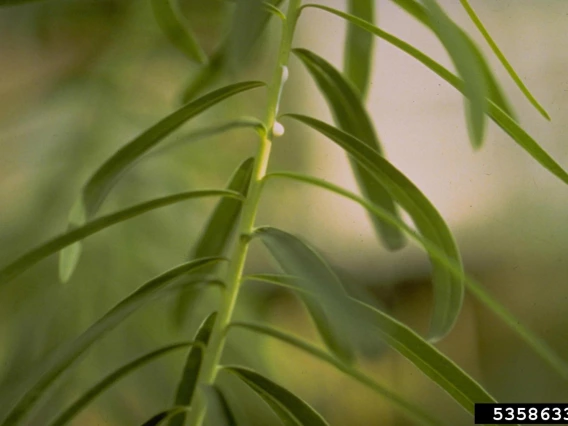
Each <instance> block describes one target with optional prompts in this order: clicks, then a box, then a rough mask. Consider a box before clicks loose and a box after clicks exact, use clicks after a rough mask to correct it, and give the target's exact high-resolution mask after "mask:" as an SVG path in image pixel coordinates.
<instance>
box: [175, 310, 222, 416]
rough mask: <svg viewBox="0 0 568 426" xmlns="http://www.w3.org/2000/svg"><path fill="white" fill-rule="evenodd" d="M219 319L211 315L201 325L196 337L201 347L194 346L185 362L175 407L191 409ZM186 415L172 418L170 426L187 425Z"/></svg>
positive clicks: (215, 313) (214, 313) (215, 315)
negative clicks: (203, 363)
mask: <svg viewBox="0 0 568 426" xmlns="http://www.w3.org/2000/svg"><path fill="white" fill-rule="evenodd" d="M216 318H217V312H213V313H211V314H210V315H209V316H208V317H207V318H206V319H205V320H204V321H203V323H202V324H201V326H200V327H199V330H198V331H197V334H196V336H195V340H194V341H195V342H196V343H198V344H199V346H197V345H196V346H193V347H192V348H191V350H190V351H189V354H188V356H187V359H186V361H185V367H184V369H183V373H182V376H181V380H180V382H179V384H178V388H177V392H176V396H175V405H176V406H185V407H190V406H191V401H192V399H193V394H194V393H195V388H196V386H197V377H198V375H199V369H200V368H201V362H202V360H203V356H204V354H203V351H204V348H205V347H207V344H208V343H209V337H210V336H211V332H212V331H213V326H214V325H215V319H216ZM185 417H186V413H180V414H177V415H176V416H174V417H172V419H171V420H170V426H183V425H184V423H185Z"/></svg>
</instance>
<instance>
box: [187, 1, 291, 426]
mask: <svg viewBox="0 0 568 426" xmlns="http://www.w3.org/2000/svg"><path fill="white" fill-rule="evenodd" d="M300 5H301V0H290V2H289V5H288V13H287V16H286V20H285V21H284V24H283V29H282V37H281V41H280V49H279V54H278V63H277V65H276V68H275V70H274V73H273V76H272V81H271V83H270V85H269V86H268V102H267V111H266V117H265V120H264V124H265V129H266V131H263V132H261V138H260V144H259V148H258V153H257V155H256V157H255V163H254V167H253V173H252V178H251V182H250V187H249V192H248V194H249V195H248V197H247V198H246V200H245V201H244V202H243V209H242V215H241V219H240V224H239V235H240V238H239V239H238V242H237V245H236V247H235V251H234V253H233V255H232V256H231V259H230V262H229V270H228V272H227V280H226V283H227V287H226V289H225V294H224V299H223V302H222V306H221V308H220V310H219V314H218V315H219V316H218V318H217V322H216V324H215V327H214V328H213V332H212V334H211V338H210V340H209V344H208V346H207V350H206V352H205V357H204V361H203V364H202V367H201V369H200V372H199V379H198V385H200V384H207V385H212V384H213V383H214V382H215V378H216V376H217V366H218V365H219V362H220V360H221V355H222V353H223V348H224V346H225V336H226V333H225V331H226V329H227V327H228V325H229V324H230V322H231V319H232V316H233V312H234V309H235V305H236V303H237V298H238V295H239V290H240V287H241V282H242V276H243V270H244V266H245V261H246V258H247V253H248V245H249V240H250V237H249V236H250V235H251V234H252V231H253V229H254V223H255V218H256V213H257V210H258V205H259V201H260V195H261V191H262V182H263V178H264V176H265V175H266V169H267V166H268V160H269V158H270V150H271V147H272V137H273V128H274V124H275V122H276V115H277V113H278V107H279V103H280V95H281V93H282V87H283V85H284V83H285V80H286V77H287V74H288V68H287V64H288V58H289V56H290V49H291V45H292V38H293V35H294V30H295V27H296V21H297V18H298V14H299V9H300ZM193 405H194V407H192V410H191V414H190V418H189V420H190V421H189V424H190V425H192V426H200V425H201V424H202V423H203V419H204V418H205V411H206V407H205V403H204V401H202V400H201V399H197V400H195V403H194V404H193Z"/></svg>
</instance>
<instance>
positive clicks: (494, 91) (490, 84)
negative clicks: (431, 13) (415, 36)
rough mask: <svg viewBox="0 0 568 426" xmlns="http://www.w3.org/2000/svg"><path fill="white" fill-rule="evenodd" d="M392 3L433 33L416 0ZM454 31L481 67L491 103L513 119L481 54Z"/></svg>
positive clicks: (472, 42) (463, 35)
mask: <svg viewBox="0 0 568 426" xmlns="http://www.w3.org/2000/svg"><path fill="white" fill-rule="evenodd" d="M392 1H393V3H396V4H397V5H398V6H400V7H401V8H403V9H404V10H406V11H407V12H408V13H409V14H410V15H412V16H413V17H414V18H415V19H417V20H418V21H419V22H421V23H422V24H423V25H425V26H426V28H428V29H430V30H432V31H433V28H432V24H431V23H430V18H429V17H428V13H427V12H426V9H425V7H424V6H422V4H420V3H418V2H417V1H416V0H392ZM456 29H457V30H458V31H459V32H460V33H461V35H462V38H463V39H465V40H466V41H467V43H468V44H469V46H470V49H471V50H472V52H474V54H475V56H476V60H477V63H478V64H479V65H480V66H481V67H482V70H483V75H484V76H485V82H486V83H487V90H488V96H489V99H490V100H491V101H493V102H494V103H495V104H496V105H497V106H499V108H501V109H502V110H503V111H505V112H506V113H507V114H508V115H509V116H511V117H512V118H513V119H515V120H516V118H515V113H514V112H513V109H512V108H511V105H510V103H509V101H508V100H507V99H506V98H505V95H504V93H503V89H502V88H501V86H500V85H499V83H498V82H497V79H496V77H495V76H494V75H493V72H492V71H491V67H490V66H489V64H488V63H487V61H486V60H485V58H484V56H483V54H482V53H481V51H480V50H479V48H478V47H477V46H476V44H475V43H474V41H473V40H472V39H471V37H469V36H468V35H467V33H466V32H465V31H463V30H462V29H461V28H460V27H456Z"/></svg>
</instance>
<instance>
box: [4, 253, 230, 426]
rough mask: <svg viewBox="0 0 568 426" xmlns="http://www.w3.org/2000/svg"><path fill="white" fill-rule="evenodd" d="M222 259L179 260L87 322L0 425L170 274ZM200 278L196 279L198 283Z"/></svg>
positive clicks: (18, 416) (7, 424)
mask: <svg viewBox="0 0 568 426" xmlns="http://www.w3.org/2000/svg"><path fill="white" fill-rule="evenodd" d="M222 260H225V259H223V258H215V257H210V258H205V259H197V260H193V261H191V262H187V263H183V264H181V265H179V266H177V267H175V268H173V269H170V270H169V271H167V272H164V273H163V274H161V275H158V276H157V277H155V278H154V279H152V280H150V281H148V282H146V283H145V284H143V285H142V286H141V287H139V288H138V290H136V291H135V292H134V293H132V294H130V295H129V296H128V297H126V298H124V299H123V300H122V301H120V302H119V303H118V304H117V305H115V306H114V307H113V308H112V309H111V310H109V311H108V312H107V313H106V314H105V315H103V316H102V317H101V318H100V319H99V320H98V321H96V322H95V323H94V324H93V325H91V326H90V327H89V328H88V329H87V330H86V331H84V332H83V333H82V334H81V335H80V336H79V337H77V338H76V339H75V340H73V341H72V342H69V343H68V344H66V345H65V346H64V347H63V348H62V349H61V350H60V351H58V352H57V353H56V354H55V355H54V357H52V358H51V359H50V360H49V362H48V365H47V367H46V368H45V369H44V372H43V374H42V375H41V377H39V379H38V380H36V381H35V383H34V384H33V385H32V387H31V388H30V389H28V391H26V393H25V394H24V395H23V396H22V398H21V399H20V400H19V401H18V402H17V403H16V406H15V407H14V408H12V410H10V412H9V414H8V416H7V417H6V419H5V420H4V422H3V423H2V426H15V425H18V424H20V423H21V422H22V420H23V419H24V417H25V416H26V415H27V414H28V412H29V411H30V410H31V409H32V408H33V407H34V405H35V404H36V403H37V402H38V400H39V399H40V398H41V397H42V395H43V394H44V392H45V391H46V390H47V389H48V388H49V387H50V386H51V385H52V384H53V382H54V381H55V380H56V379H57V378H58V377H59V376H61V374H63V373H64V372H65V371H67V370H68V369H69V367H70V366H71V365H72V364H73V362H74V361H76V360H77V359H78V358H79V357H80V356H81V355H82V354H83V353H84V352H85V351H86V350H87V349H89V347H90V346H91V345H92V344H93V343H95V342H96V341H97V340H99V339H100V338H101V337H102V336H104V335H105V334H106V333H107V332H109V331H110V330H112V329H113V328H114V327H116V326H117V325H118V324H120V323H121V322H122V321H124V320H125V319H126V318H128V317H129V316H130V315H131V314H132V313H134V312H135V311H136V310H138V309H139V308H141V307H142V306H143V305H144V304H145V303H146V302H148V301H149V300H151V299H152V298H154V297H156V296H157V295H158V294H159V293H160V291H161V290H162V289H163V288H164V287H166V285H167V284H168V283H170V282H171V281H172V280H173V279H174V278H177V277H179V276H182V275H185V274H188V273H191V272H193V271H195V270H197V269H198V268H201V267H206V266H208V265H210V264H211V263H216V262H220V261H222ZM199 282H201V281H197V283H199Z"/></svg>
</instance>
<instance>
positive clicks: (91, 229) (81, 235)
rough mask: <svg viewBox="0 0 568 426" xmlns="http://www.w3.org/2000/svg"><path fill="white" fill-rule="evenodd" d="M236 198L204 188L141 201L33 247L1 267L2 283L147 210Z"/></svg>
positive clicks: (229, 192)
mask: <svg viewBox="0 0 568 426" xmlns="http://www.w3.org/2000/svg"><path fill="white" fill-rule="evenodd" d="M218 196H221V197H232V198H235V199H242V196H241V195H240V194H238V193H236V192H232V191H223V190H202V191H189V192H181V193H179V194H174V195H169V196H167V197H162V198H157V199H155V200H152V201H147V202H145V203H140V204H137V205H135V206H132V207H129V208H127V209H124V210H120V211H118V212H115V213H111V214H108V215H106V216H102V217H100V218H97V219H94V220H92V221H90V222H87V223H86V224H85V225H83V226H80V227H78V228H75V229H72V230H70V231H67V232H65V233H64V234H61V235H60V236H58V237H55V238H53V239H51V240H49V241H47V242H45V243H43V244H40V245H39V246H37V247H36V248H34V249H32V250H30V251H29V252H27V253H25V254H24V255H22V256H20V257H19V258H17V259H16V260H14V261H13V262H11V263H9V264H8V265H6V266H4V267H3V268H2V269H0V285H2V284H6V283H8V282H9V281H11V280H13V279H14V278H16V277H17V276H18V275H20V274H21V273H23V272H24V271H26V270H27V269H29V268H31V267H32V266H33V265H35V264H36V263H38V262H39V261H40V260H43V259H45V258H46V257H48V256H50V255H52V254H54V253H57V252H58V251H59V250H61V249H63V248H65V247H68V246H70V245H71V244H73V243H75V242H77V241H81V240H83V239H85V238H87V237H88V236H90V235H93V234H95V233H97V232H99V231H101V230H103V229H105V228H108V227H109V226H112V225H114V224H117V223H120V222H124V221H126V220H128V219H131V218H133V217H136V216H139V215H141V214H143V213H146V212H149V211H152V210H155V209H159V208H162V207H166V206H169V205H172V204H176V203H179V202H182V201H186V200H191V199H193V198H201V197H218Z"/></svg>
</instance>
